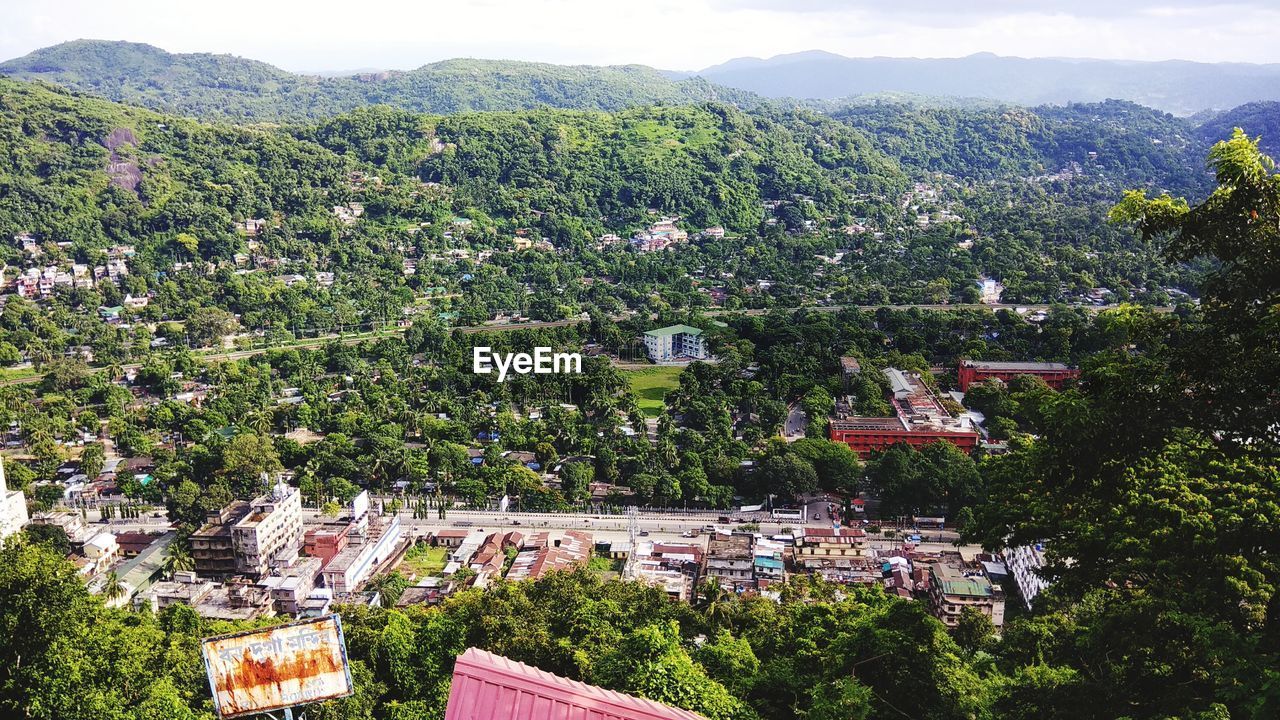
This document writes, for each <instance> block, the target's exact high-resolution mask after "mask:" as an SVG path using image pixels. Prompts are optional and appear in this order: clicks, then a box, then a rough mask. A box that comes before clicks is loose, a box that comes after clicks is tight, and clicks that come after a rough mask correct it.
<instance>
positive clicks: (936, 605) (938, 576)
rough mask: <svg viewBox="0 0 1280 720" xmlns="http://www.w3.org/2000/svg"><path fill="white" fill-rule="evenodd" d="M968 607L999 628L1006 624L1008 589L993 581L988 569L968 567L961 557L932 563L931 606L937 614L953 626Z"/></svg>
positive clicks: (937, 616)
mask: <svg viewBox="0 0 1280 720" xmlns="http://www.w3.org/2000/svg"><path fill="white" fill-rule="evenodd" d="M967 607H971V608H976V609H978V610H979V611H981V612H982V614H984V615H986V616H987V617H989V618H991V624H993V625H995V626H996V628H997V629H999V628H1000V627H1001V626H1003V625H1004V591H1003V590H1001V589H1000V588H999V587H998V586H996V585H993V584H992V582H991V580H990V579H989V578H988V577H987V576H986V573H985V572H983V571H982V570H981V569H977V568H968V567H965V566H964V565H963V564H962V563H961V562H959V561H958V560H947V559H944V560H941V561H939V562H936V563H934V564H932V565H930V566H929V610H930V612H932V613H933V616H934V617H936V618H938V619H939V620H941V621H942V623H943V624H944V625H946V626H947V627H949V628H953V627H955V626H956V625H957V624H958V623H959V622H960V614H961V613H962V612H963V611H964V609H965V608H967Z"/></svg>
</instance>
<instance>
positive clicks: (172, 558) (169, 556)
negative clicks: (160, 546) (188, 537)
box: [164, 541, 196, 577]
mask: <svg viewBox="0 0 1280 720" xmlns="http://www.w3.org/2000/svg"><path fill="white" fill-rule="evenodd" d="M195 569H196V561H195V558H193V557H191V553H190V552H188V551H187V548H186V546H185V545H182V544H180V543H178V542H176V541H175V542H172V543H169V548H168V550H167V551H166V552H165V556H164V572H165V575H167V576H169V577H173V576H174V574H175V573H180V572H184V571H187V570H195Z"/></svg>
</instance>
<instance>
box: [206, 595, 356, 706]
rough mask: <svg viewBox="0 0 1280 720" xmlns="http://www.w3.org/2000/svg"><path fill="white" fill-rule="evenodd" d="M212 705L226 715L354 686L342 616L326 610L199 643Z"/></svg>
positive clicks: (346, 692) (325, 696)
mask: <svg viewBox="0 0 1280 720" xmlns="http://www.w3.org/2000/svg"><path fill="white" fill-rule="evenodd" d="M201 652H202V654H203V655H204V665H205V671H206V672H207V674H208V676H209V689H210V691H211V692H212V693H213V705H214V709H215V710H216V712H217V714H218V717H219V718H222V719H223V720H229V719H230V718H240V717H245V716H248V715H267V716H269V717H270V716H271V713H273V712H277V711H283V717H284V720H292V719H293V709H294V708H295V707H299V706H302V705H306V704H308V703H313V702H320V701H323V700H333V699H337V698H343V697H348V696H350V695H351V694H352V693H353V692H354V691H355V689H354V687H353V685H352V682H351V668H350V666H349V665H348V663H347V647H346V642H345V640H344V638H343V635H342V620H341V619H340V618H339V617H338V616H337V615H328V616H326V617H322V618H316V619H314V620H303V621H301V622H295V623H288V624H285V625H277V626H275V627H270V628H263V629H261V630H248V631H245V632H238V633H232V634H230V635H219V636H217V637H211V638H205V640H204V641H202V642H201Z"/></svg>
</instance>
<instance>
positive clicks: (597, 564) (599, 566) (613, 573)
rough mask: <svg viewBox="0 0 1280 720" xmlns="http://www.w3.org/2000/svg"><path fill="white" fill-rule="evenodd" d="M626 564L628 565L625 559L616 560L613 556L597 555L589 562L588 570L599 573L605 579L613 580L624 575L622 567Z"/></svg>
mask: <svg viewBox="0 0 1280 720" xmlns="http://www.w3.org/2000/svg"><path fill="white" fill-rule="evenodd" d="M624 565H626V561H625V560H614V559H612V558H607V557H600V556H599V555H595V556H593V557H592V558H591V560H590V561H589V562H588V563H587V570H589V571H591V572H593V573H595V574H596V575H599V576H600V577H602V578H604V579H605V580H613V579H615V578H619V577H621V576H622V568H623V566H624Z"/></svg>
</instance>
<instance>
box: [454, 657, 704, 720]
mask: <svg viewBox="0 0 1280 720" xmlns="http://www.w3.org/2000/svg"><path fill="white" fill-rule="evenodd" d="M444 720H704V719H703V717H702V716H701V715H698V714H696V713H692V712H689V711H688V710H680V709H677V708H673V707H668V706H666V705H663V704H662V703H657V702H654V701H652V700H644V699H642V698H638V697H633V696H631V695H624V694H622V693H619V692H614V691H612V690H605V689H604V688H599V687H596V686H594V685H588V684H586V683H581V682H578V681H576V680H569V679H568V678H562V677H560V676H558V675H553V674H551V673H549V672H545V671H543V670H539V669H538V668H536V667H533V666H531V665H525V664H524V663H519V662H516V661H515V660H509V659H507V658H504V657H502V656H501V655H494V654H493V653H490V652H485V651H484V650H481V649H479V648H471V649H469V650H467V651H466V652H465V653H463V654H462V655H461V656H460V657H459V658H458V663H457V665H455V666H454V668H453V686H452V688H451V689H450V690H449V705H448V707H447V708H446V709H445V712H444Z"/></svg>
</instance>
